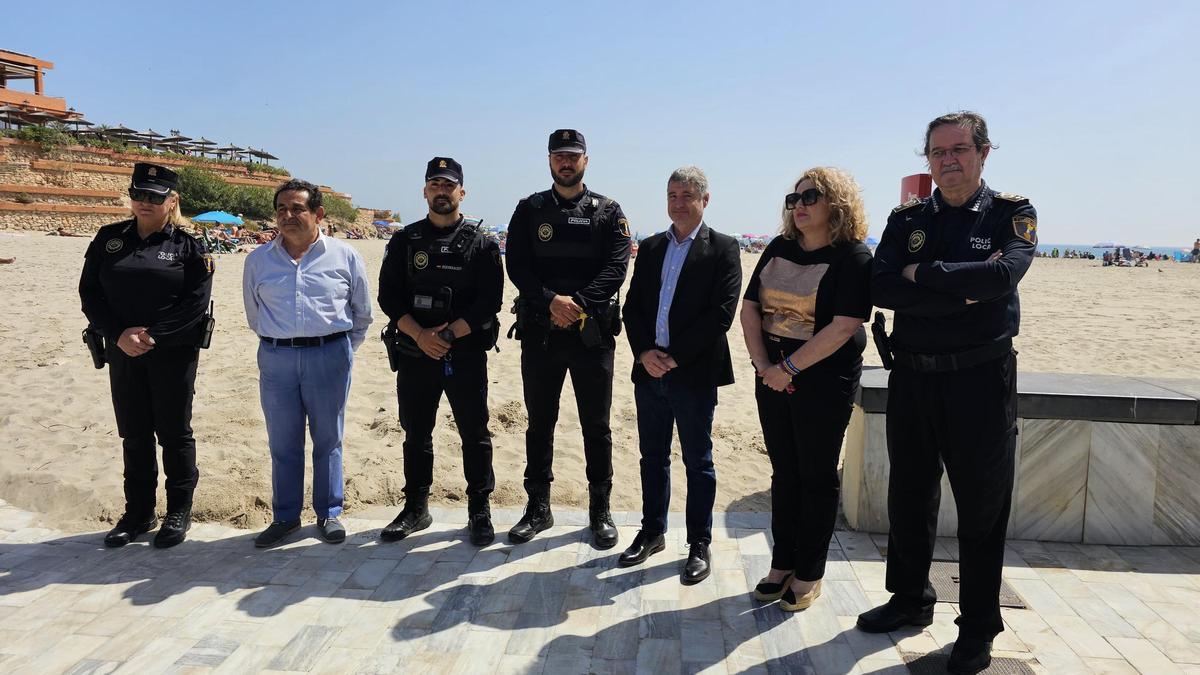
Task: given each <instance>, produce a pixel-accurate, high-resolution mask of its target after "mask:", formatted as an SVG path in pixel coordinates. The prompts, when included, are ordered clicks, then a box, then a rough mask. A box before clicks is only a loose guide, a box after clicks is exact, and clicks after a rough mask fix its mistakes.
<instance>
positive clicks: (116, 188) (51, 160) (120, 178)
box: [0, 138, 370, 234]
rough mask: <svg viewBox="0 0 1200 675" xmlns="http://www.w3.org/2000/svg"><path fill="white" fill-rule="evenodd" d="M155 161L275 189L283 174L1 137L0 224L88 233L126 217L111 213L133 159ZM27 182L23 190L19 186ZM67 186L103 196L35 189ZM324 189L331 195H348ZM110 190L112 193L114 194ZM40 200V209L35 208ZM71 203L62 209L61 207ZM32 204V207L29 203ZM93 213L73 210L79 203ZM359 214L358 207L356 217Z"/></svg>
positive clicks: (121, 202) (123, 203) (120, 200)
mask: <svg viewBox="0 0 1200 675" xmlns="http://www.w3.org/2000/svg"><path fill="white" fill-rule="evenodd" d="M140 161H154V162H158V163H161V164H163V165H166V166H171V167H176V168H178V167H182V166H189V165H190V166H196V167H199V168H201V169H204V170H206V171H211V172H213V173H214V174H216V175H217V176H218V177H220V178H221V179H222V180H224V181H226V182H227V183H230V184H235V185H254V186H259V187H265V188H268V189H274V188H275V187H276V186H277V185H279V183H281V182H282V181H284V180H286V179H287V177H286V176H281V175H278V174H268V173H259V172H251V171H249V170H248V169H247V168H246V167H243V166H237V165H220V164H209V163H205V162H189V161H187V160H185V159H180V158H174V157H150V156H143V155H139V154H135V153H120V152H115V151H112V150H106V149H100V148H88V147H83V146H68V147H65V148H59V149H56V150H54V151H53V152H46V151H43V150H42V148H41V147H40V146H39V145H37V144H35V143H28V142H24V141H18V140H15V139H11V138H0V185H3V186H5V187H6V188H8V189H6V190H4V191H0V229H19V230H41V231H53V230H57V229H59V228H60V227H61V228H65V229H66V230H68V231H71V232H77V233H80V234H89V233H91V232H94V231H95V230H96V229H97V228H98V227H101V226H103V225H106V224H108V223H112V222H116V221H118V220H122V219H123V218H125V217H127V215H126V212H125V210H124V208H122V209H121V210H122V213H114V207H125V208H127V207H128V200H127V199H126V198H125V197H124V194H125V191H126V189H127V188H128V187H129V176H130V173H131V172H132V168H133V165H134V163H136V162H140ZM21 186H28V188H29V189H28V190H20V189H18V188H19V187H21ZM39 187H40V188H46V187H52V188H70V189H73V190H94V191H103V192H106V193H109V194H106V195H86V194H84V195H80V194H62V193H57V194H56V193H54V191H53V190H52V191H50V192H38V188H39ZM322 189H326V190H328V192H330V193H331V194H333V195H336V196H339V197H342V198H348V197H349V195H346V194H345V193H341V192H337V191H334V190H331V189H327V188H322ZM113 194H115V195H116V196H115V197H114V196H113ZM39 205H42V206H43V207H44V208H42V209H38V208H37V207H38V206H39ZM66 206H69V207H72V208H61V207H66ZM29 207H33V208H29ZM88 207H90V208H94V209H95V211H96V212H95V213H78V212H77V211H80V210H81V208H88ZM361 219H362V214H361V212H360V214H359V218H358V220H361ZM367 225H368V226H369V225H370V219H368V220H367Z"/></svg>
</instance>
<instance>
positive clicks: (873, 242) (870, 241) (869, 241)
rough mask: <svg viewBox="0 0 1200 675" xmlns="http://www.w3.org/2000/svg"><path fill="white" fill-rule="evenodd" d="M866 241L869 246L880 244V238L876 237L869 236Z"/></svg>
mask: <svg viewBox="0 0 1200 675" xmlns="http://www.w3.org/2000/svg"><path fill="white" fill-rule="evenodd" d="M864 243H865V244H866V245H867V246H878V245H879V240H878V239H876V238H875V237H867V239H866V241H865V242H864Z"/></svg>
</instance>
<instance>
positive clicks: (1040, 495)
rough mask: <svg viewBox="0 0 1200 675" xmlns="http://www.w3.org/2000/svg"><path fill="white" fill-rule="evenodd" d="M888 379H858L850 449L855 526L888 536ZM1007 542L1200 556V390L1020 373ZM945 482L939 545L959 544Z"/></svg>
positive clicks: (849, 504) (1154, 381)
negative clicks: (951, 540) (943, 541)
mask: <svg viewBox="0 0 1200 675" xmlns="http://www.w3.org/2000/svg"><path fill="white" fill-rule="evenodd" d="M887 376H888V373H887V371H885V370H882V369H879V368H874V369H867V370H865V371H864V372H863V378H862V388H861V390H860V391H859V395H858V398H857V399H856V405H855V407H854V414H853V416H852V417H851V420H850V427H849V429H847V431H846V446H845V456H844V464H843V474H842V503H843V509H844V511H845V514H846V519H847V521H848V523H849V525H850V526H851V527H853V528H855V529H858V530H863V531H867V532H887V529H888V518H887V481H888V455H887V440H886V434H885V417H884V412H885V411H886V409H887ZM1017 390H1018V393H1017V415H1018V417H1019V420H1018V422H1017V424H1018V430H1017V431H1018V434H1017V471H1016V479H1015V481H1014V483H1013V509H1012V516H1011V517H1010V519H1009V525H1008V536H1009V538H1012V539H1037V540H1043V541H1063V542H1076V543H1087V544H1116V545H1186V546H1197V545H1200V380H1181V379H1166V378H1133V377H1116V376H1111V375H1072V374H1063V373H1020V374H1019V375H1018V378H1017ZM957 525H958V524H957V518H956V516H955V509H954V498H953V495H952V493H951V491H950V485H949V483H948V481H947V480H946V478H945V476H943V477H942V504H941V512H940V514H939V517H938V534H939V535H942V536H954V534H955V530H956V529H957Z"/></svg>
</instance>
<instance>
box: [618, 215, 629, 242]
mask: <svg viewBox="0 0 1200 675" xmlns="http://www.w3.org/2000/svg"><path fill="white" fill-rule="evenodd" d="M617 229H619V230H621V236H623V237H625V238H626V239H628V238H629V221H628V220H626V219H624V218H618V219H617Z"/></svg>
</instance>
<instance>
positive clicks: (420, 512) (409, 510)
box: [379, 490, 433, 541]
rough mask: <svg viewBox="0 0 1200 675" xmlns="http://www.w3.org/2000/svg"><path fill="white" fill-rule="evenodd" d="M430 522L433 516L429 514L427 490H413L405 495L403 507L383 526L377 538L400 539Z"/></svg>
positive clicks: (386, 539)
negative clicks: (393, 518) (394, 517)
mask: <svg viewBox="0 0 1200 675" xmlns="http://www.w3.org/2000/svg"><path fill="white" fill-rule="evenodd" d="M432 524H433V516H431V515H429V491H428V490H419V491H418V490H414V491H413V492H410V493H408V494H407V496H405V498H404V508H403V509H402V510H401V511H400V514H399V515H397V516H396V519H395V520H393V521H392V522H390V523H388V526H387V527H385V528H383V530H382V531H381V532H380V533H379V538H380V539H383V540H384V541H400V540H401V539H403V538H405V537H407V536H408V535H410V534H412V533H413V532H420V531H421V530H423V529H425V528H427V527H429V526H430V525H432Z"/></svg>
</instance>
